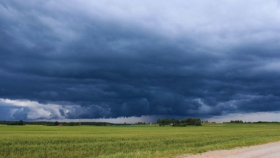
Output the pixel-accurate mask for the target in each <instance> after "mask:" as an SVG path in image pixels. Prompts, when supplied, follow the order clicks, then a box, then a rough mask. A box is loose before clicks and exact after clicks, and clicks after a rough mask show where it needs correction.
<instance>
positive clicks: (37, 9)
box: [0, 0, 280, 120]
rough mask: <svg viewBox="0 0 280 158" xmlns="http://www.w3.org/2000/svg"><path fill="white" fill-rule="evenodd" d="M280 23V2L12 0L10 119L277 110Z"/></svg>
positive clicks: (7, 83) (5, 99)
mask: <svg viewBox="0 0 280 158" xmlns="http://www.w3.org/2000/svg"><path fill="white" fill-rule="evenodd" d="M279 26H280V6H279V1H277V0H269V1H265V2H264V1H246V2H245V1H241V0H240V1H235V2H220V1H211V2H205V1H180V0H178V1H173V2H169V1H153V2H150V1H141V2H134V1H118V3H117V2H111V1H82V2H80V1H79V2H78V1H66V0H60V1H43V2H34V1H24V2H23V1H3V2H0V37H1V38H0V80H1V82H0V98H1V100H0V114H1V116H0V119H34V120H36V119H71V118H77V113H78V114H79V117H81V118H83V119H92V118H117V117H133V116H136V117H140V116H157V115H167V116H199V117H213V116H222V115H230V114H235V113H245V114H246V113H257V112H277V111H280V106H279V105H280V97H279V96H280V91H279V88H280V87H279V85H280V80H279V78H280V70H279V66H280V62H279V61H280V60H279V59H280V54H279V52H280V47H279V44H280V27H279ZM22 103H24V104H25V106H23V105H22Z"/></svg>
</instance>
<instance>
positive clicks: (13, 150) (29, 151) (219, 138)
mask: <svg viewBox="0 0 280 158" xmlns="http://www.w3.org/2000/svg"><path fill="white" fill-rule="evenodd" d="M279 140H280V124H207V125H203V126H199V127H196V126H187V127H168V126H165V127H159V126H149V125H143V126H137V125H133V126H108V127H97V126H72V127H69V126H68V127H66V126H65V127H64V126H34V125H26V126H6V125H0V157H14V158H19V157H26V158H30V157H38V158H43V157H75V158H77V157H81V158H84V157H120V158H123V157H129V158H130V157H175V156H176V155H180V154H185V153H200V152H205V151H208V150H216V149H230V148H234V147H237V146H249V145H256V144H262V143H267V142H272V141H279Z"/></svg>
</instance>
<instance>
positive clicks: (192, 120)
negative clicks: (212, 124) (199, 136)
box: [157, 118, 202, 127]
mask: <svg viewBox="0 0 280 158" xmlns="http://www.w3.org/2000/svg"><path fill="white" fill-rule="evenodd" d="M157 124H159V126H165V125H170V126H174V127H185V126H187V125H194V126H201V125H202V123H201V120H200V119H199V118H187V119H184V120H176V119H171V120H169V119H168V118H165V119H162V120H161V119H158V120H157Z"/></svg>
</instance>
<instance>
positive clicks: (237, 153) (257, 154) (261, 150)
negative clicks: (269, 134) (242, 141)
mask: <svg viewBox="0 0 280 158" xmlns="http://www.w3.org/2000/svg"><path fill="white" fill-rule="evenodd" d="M178 158H280V142H274V143H268V144H264V145H257V146H250V147H241V148H235V149H232V150H216V151H209V152H205V153H202V154H197V155H182V156H179V157H178Z"/></svg>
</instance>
